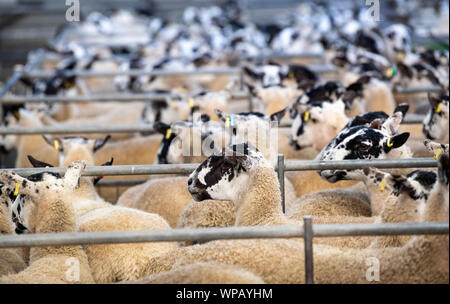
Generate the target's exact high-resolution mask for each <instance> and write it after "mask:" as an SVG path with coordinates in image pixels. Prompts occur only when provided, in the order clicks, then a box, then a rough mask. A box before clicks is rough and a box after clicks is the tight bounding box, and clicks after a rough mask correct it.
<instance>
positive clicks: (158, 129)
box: [153, 121, 170, 135]
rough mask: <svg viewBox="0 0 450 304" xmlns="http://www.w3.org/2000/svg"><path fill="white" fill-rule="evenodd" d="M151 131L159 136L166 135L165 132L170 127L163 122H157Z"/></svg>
mask: <svg viewBox="0 0 450 304" xmlns="http://www.w3.org/2000/svg"><path fill="white" fill-rule="evenodd" d="M153 129H154V130H155V131H156V132H158V133H159V134H162V135H166V132H167V130H168V129H170V126H169V125H168V124H165V123H163V122H160V121H157V122H155V123H154V124H153Z"/></svg>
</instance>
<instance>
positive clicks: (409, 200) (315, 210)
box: [286, 168, 436, 248]
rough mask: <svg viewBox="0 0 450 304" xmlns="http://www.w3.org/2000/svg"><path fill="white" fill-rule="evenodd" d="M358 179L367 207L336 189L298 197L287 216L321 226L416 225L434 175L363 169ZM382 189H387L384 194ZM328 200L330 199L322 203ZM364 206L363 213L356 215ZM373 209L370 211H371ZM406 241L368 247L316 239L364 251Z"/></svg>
mask: <svg viewBox="0 0 450 304" xmlns="http://www.w3.org/2000/svg"><path fill="white" fill-rule="evenodd" d="M360 179H361V180H364V182H365V184H366V187H367V188H368V189H369V190H370V192H371V193H370V198H371V200H370V205H371V206H370V207H371V208H370V207H369V206H368V205H367V201H365V202H364V201H362V202H361V201H358V200H356V199H355V197H354V196H355V195H358V192H352V191H348V190H347V191H345V192H346V193H345V192H344V193H342V192H339V191H337V190H336V189H330V190H329V191H324V192H322V193H321V192H317V193H313V194H312V195H311V196H310V197H309V198H308V199H304V198H303V197H301V198H299V199H298V200H297V201H296V202H294V204H292V206H291V208H290V209H288V210H287V212H286V215H287V216H288V217H289V218H291V219H294V220H299V221H300V220H301V219H302V218H303V216H304V215H312V216H313V221H314V222H315V223H320V224H336V223H373V222H383V223H386V222H388V223H391V222H418V221H421V220H422V218H423V210H424V207H425V202H426V200H427V199H428V197H429V193H430V191H431V189H432V187H433V185H434V183H435V181H436V174H435V173H434V172H430V171H421V170H415V171H412V172H411V173H410V174H408V175H407V176H406V177H405V176H399V175H391V174H388V173H385V172H382V171H380V170H377V169H369V168H366V169H364V170H363V171H362V172H361V177H360ZM384 187H386V188H387V189H389V191H385V190H384ZM328 197H330V198H331V199H328V200H324V198H325V199H326V198H328ZM363 207H365V208H366V209H365V213H362V212H361V213H358V212H360V209H361V208H363ZM371 209H372V210H371ZM408 240H409V237H405V236H389V237H380V238H377V239H376V241H375V242H373V243H372V244H371V242H372V241H373V238H370V237H352V238H347V237H342V238H324V239H317V240H315V242H316V243H318V244H330V245H333V246H340V247H352V248H366V247H368V246H369V245H370V246H371V247H376V246H378V247H380V248H385V247H400V246H402V245H404V244H405V243H406V242H407V241H408Z"/></svg>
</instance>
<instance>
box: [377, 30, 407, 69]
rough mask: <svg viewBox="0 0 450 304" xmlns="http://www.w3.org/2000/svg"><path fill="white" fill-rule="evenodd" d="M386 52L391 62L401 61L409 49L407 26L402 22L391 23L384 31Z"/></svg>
mask: <svg viewBox="0 0 450 304" xmlns="http://www.w3.org/2000/svg"><path fill="white" fill-rule="evenodd" d="M383 36H384V41H385V44H386V54H387V55H388V57H389V59H390V60H391V61H392V62H396V61H397V60H398V61H401V60H402V59H403V56H404V55H405V54H406V53H409V52H410V51H411V37H410V34H409V31H408V28H407V27H406V26H404V25H402V24H393V25H391V26H389V27H387V28H386V29H385V30H384V32H383Z"/></svg>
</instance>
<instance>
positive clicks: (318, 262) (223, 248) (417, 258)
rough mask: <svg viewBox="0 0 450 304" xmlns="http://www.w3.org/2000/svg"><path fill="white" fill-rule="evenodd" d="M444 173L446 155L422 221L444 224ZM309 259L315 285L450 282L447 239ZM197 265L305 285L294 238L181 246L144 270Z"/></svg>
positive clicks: (319, 249)
mask: <svg viewBox="0 0 450 304" xmlns="http://www.w3.org/2000/svg"><path fill="white" fill-rule="evenodd" d="M448 170H449V164H448V156H447V157H446V159H445V158H444V157H442V158H441V160H440V170H439V182H438V183H437V185H435V187H434V189H433V191H432V193H431V195H430V198H429V200H428V203H427V205H426V210H425V216H424V220H425V221H432V222H448V172H449V171H448ZM313 255H314V256H313V259H314V282H316V283H319V284H325V283H328V284H329V283H334V284H339V283H341V284H342V283H362V284H367V283H384V284H386V283H445V284H448V282H449V276H448V269H449V254H448V236H447V235H443V236H441V235H430V236H429V235H425V236H415V237H414V238H413V239H411V240H410V241H409V242H408V243H407V244H406V245H404V246H402V247H400V248H383V249H377V248H368V249H341V248H336V247H331V246H326V245H315V246H314V251H313ZM198 262H217V263H225V264H229V265H236V266H239V267H242V268H243V269H246V270H248V271H251V272H252V273H254V274H256V275H258V276H260V277H261V278H262V279H263V280H264V282H266V283H268V284H273V283H297V284H298V283H305V268H304V267H305V266H304V265H305V264H304V245H303V243H302V242H298V241H295V240H280V239H271V240H220V241H212V242H208V243H206V244H202V245H194V246H189V247H183V248H180V249H177V250H176V251H173V252H170V253H169V254H166V255H163V256H160V257H157V258H155V259H153V260H152V261H151V263H150V264H149V265H148V267H149V270H148V272H149V273H158V272H161V271H168V270H171V269H173V270H175V269H177V268H178V267H182V266H184V265H189V264H192V263H198ZM374 262H376V264H374ZM368 265H369V266H368ZM370 265H379V266H380V268H379V278H377V277H373V278H372V277H370V276H368V275H367V270H368V269H369V268H368V267H370Z"/></svg>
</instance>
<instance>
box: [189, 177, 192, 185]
mask: <svg viewBox="0 0 450 304" xmlns="http://www.w3.org/2000/svg"><path fill="white" fill-rule="evenodd" d="M190 185H192V178H189V179H188V186H190Z"/></svg>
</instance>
